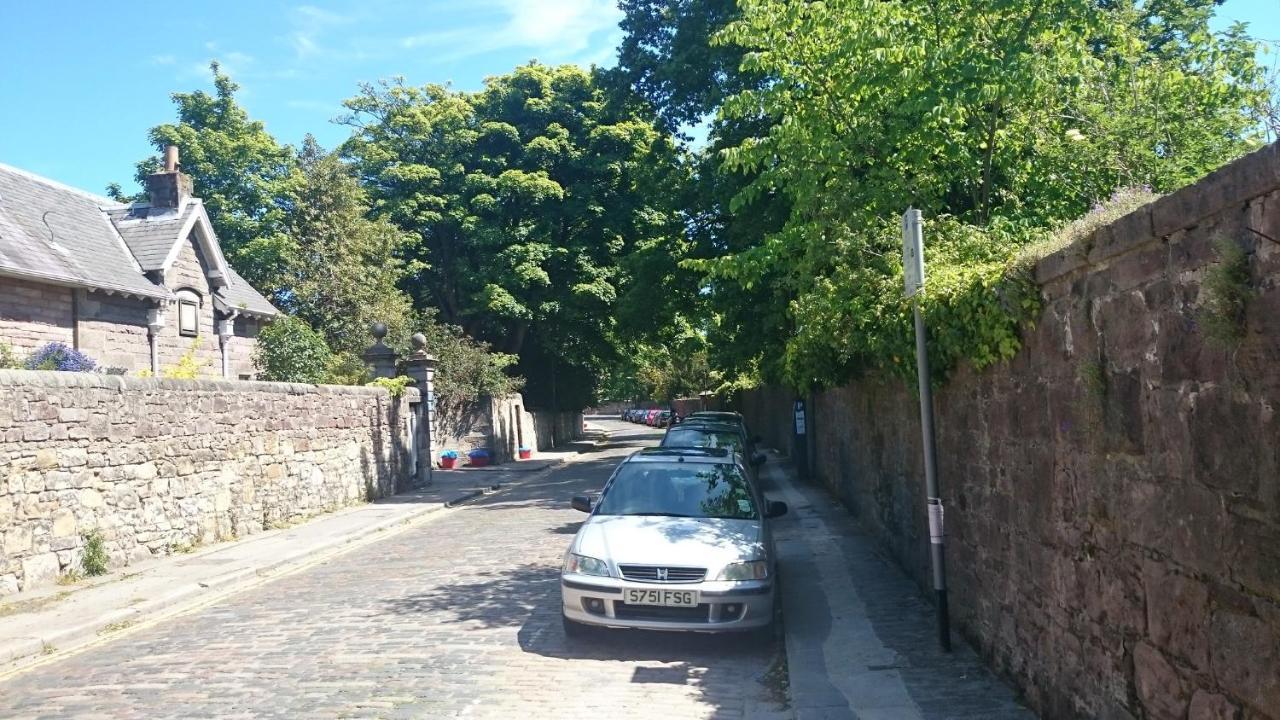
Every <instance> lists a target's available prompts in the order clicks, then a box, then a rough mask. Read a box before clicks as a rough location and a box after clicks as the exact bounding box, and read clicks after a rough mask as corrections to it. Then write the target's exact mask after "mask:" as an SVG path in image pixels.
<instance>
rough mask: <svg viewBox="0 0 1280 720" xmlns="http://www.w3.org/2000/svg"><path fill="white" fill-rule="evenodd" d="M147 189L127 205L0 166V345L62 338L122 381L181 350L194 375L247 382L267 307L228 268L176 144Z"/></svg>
mask: <svg viewBox="0 0 1280 720" xmlns="http://www.w3.org/2000/svg"><path fill="white" fill-rule="evenodd" d="M147 191H148V193H149V195H150V202H149V203H135V204H133V205H125V204H122V203H118V202H114V201H112V200H109V199H107V198H103V197H98V196H96V195H92V194H90V193H87V192H83V191H81V190H76V189H74V188H70V187H67V186H65V185H61V184H59V183H56V182H54V181H52V180H47V179H45V178H42V177H38V176H36V175H33V174H31V173H28V172H24V171H22V170H19V169H17V168H13V167H9V166H7V165H4V164H0V343H3V344H6V345H8V346H9V347H10V348H12V349H13V350H14V351H16V352H18V353H22V354H25V353H27V352H30V351H31V350H33V349H35V348H38V347H40V346H42V345H44V344H46V343H49V342H61V343H65V344H67V345H69V346H72V347H74V348H76V349H78V350H80V351H81V352H83V353H85V354H86V355H89V356H90V357H92V358H93V359H94V360H95V361H97V362H98V364H99V365H101V366H104V367H110V368H122V369H124V370H126V371H128V372H130V373H136V372H138V371H143V370H150V371H151V372H153V373H160V372H162V370H163V369H164V368H167V367H170V366H173V365H175V364H177V363H178V362H179V361H180V360H181V359H182V357H183V356H184V355H187V354H189V353H190V354H192V355H193V356H194V358H195V359H196V361H197V362H198V363H199V364H200V366H201V370H200V375H202V376H206V377H224V378H231V379H235V378H240V379H251V378H252V377H253V374H254V370H253V364H252V359H251V355H252V351H253V346H254V343H255V342H256V341H255V338H256V337H257V334H258V331H259V329H260V328H261V327H262V325H263V324H264V323H266V322H269V321H270V320H271V318H273V317H274V316H275V315H276V314H277V310H276V309H275V308H274V307H272V305H271V303H269V302H268V301H267V300H266V298H264V297H262V295H260V294H258V292H257V291H256V290H254V289H253V288H252V287H251V286H250V285H249V283H247V282H245V280H244V279H243V278H241V277H240V276H239V275H237V274H236V272H235V270H233V269H232V268H231V266H230V265H228V264H227V261H226V258H224V257H223V255H222V250H221V248H220V247H219V245H218V238H217V237H216V236H215V235H214V232H213V227H212V225H211V224H210V222H209V216H208V214H207V213H206V212H205V208H204V204H203V203H202V202H201V201H200V199H199V198H194V197H191V180H190V178H188V177H187V176H185V175H183V174H182V172H181V171H180V169H179V166H178V153H177V148H173V147H171V148H169V149H168V150H167V151H166V152H165V168H164V170H163V171H162V172H158V173H155V174H153V175H151V176H150V177H148V178H147Z"/></svg>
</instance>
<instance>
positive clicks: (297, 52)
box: [285, 5, 355, 60]
mask: <svg viewBox="0 0 1280 720" xmlns="http://www.w3.org/2000/svg"><path fill="white" fill-rule="evenodd" d="M354 20H355V18H354V17H353V16H350V15H344V14H341V13H336V12H333V11H332V10H325V9H322V8H318V7H315V6H314V5H299V6H297V7H295V8H292V9H290V11H289V22H290V24H291V25H292V26H293V31H292V32H290V33H289V34H288V35H286V36H285V39H286V40H287V41H288V43H289V45H290V46H291V47H292V48H293V54H294V57H295V58H296V59H298V60H304V59H307V58H315V57H321V56H331V55H341V53H334V52H333V51H332V50H330V49H329V48H327V47H326V46H325V44H324V42H323V36H324V35H326V34H327V33H329V32H330V31H331V30H333V29H334V28H335V27H339V26H342V25H347V24H349V23H351V22H353V21H354Z"/></svg>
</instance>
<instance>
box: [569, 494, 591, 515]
mask: <svg viewBox="0 0 1280 720" xmlns="http://www.w3.org/2000/svg"><path fill="white" fill-rule="evenodd" d="M569 505H570V506H572V507H573V509H574V510H579V511H581V512H584V513H589V512H591V498H589V497H587V496H586V495H574V496H573V500H572V501H570V503H569Z"/></svg>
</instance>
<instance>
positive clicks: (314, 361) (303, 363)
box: [253, 315, 333, 384]
mask: <svg viewBox="0 0 1280 720" xmlns="http://www.w3.org/2000/svg"><path fill="white" fill-rule="evenodd" d="M332 355H333V353H332V352H331V351H330V350H329V346H328V345H327V344H325V341H324V336H322V335H321V334H320V333H318V332H316V331H315V330H312V329H311V326H310V325H307V323H306V321H304V320H302V319H300V318H295V317H290V316H288V315H284V316H280V317H277V318H276V319H275V320H273V321H271V323H270V324H269V325H267V326H266V327H264V328H263V329H262V331H261V332H259V333H258V342H257V344H256V345H255V346H254V349H253V365H254V367H255V368H257V370H258V376H259V377H260V378H261V379H263V380H268V381H273V382H295V383H311V384H318V383H322V382H325V380H326V377H327V370H328V367H329V363H330V361H331V358H332Z"/></svg>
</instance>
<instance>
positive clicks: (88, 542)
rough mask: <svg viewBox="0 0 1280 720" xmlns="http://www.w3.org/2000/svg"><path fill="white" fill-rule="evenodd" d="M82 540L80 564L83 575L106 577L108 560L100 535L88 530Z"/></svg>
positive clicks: (104, 544) (95, 531)
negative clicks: (82, 547)
mask: <svg viewBox="0 0 1280 720" xmlns="http://www.w3.org/2000/svg"><path fill="white" fill-rule="evenodd" d="M82 539H83V540H84V555H83V556H82V557H81V559H80V564H81V565H82V566H83V567H84V574H85V575H88V576H89V577H97V576H98V575H106V574H107V563H108V561H109V558H108V557H107V547H106V543H105V542H104V541H103V540H102V535H101V534H100V533H99V532H98V531H97V530H90V531H89V532H87V533H85V534H84V535H83V536H82Z"/></svg>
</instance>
